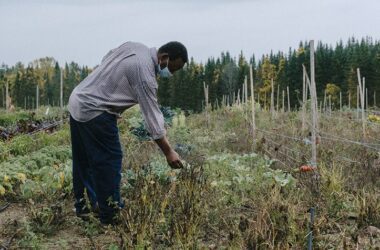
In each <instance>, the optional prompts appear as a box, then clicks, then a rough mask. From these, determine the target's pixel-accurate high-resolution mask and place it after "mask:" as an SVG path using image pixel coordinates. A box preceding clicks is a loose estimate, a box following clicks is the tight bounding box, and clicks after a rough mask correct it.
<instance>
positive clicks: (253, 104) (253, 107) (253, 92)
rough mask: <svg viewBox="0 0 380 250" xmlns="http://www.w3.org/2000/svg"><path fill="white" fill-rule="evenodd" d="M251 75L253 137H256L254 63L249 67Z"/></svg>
mask: <svg viewBox="0 0 380 250" xmlns="http://www.w3.org/2000/svg"><path fill="white" fill-rule="evenodd" d="M249 76H250V81H251V104H252V133H253V139H256V137H255V130H256V121H255V96H254V94H255V91H254V89H253V72H252V65H250V67H249Z"/></svg>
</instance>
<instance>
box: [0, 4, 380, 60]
mask: <svg viewBox="0 0 380 250" xmlns="http://www.w3.org/2000/svg"><path fill="white" fill-rule="evenodd" d="M379 13H380V1H379V0H314V1H310V0H303V1H301V0H251V1H249V0H230V1H228V0H192V1H190V0H188V1H185V0H157V1H154V0H124V1H122V0H108V1H106V0H103V1H102V0H94V1H90V0H76V1H75V0H66V1H63V0H38V1H37V0H24V1H21V0H8V1H5V0H0V30H1V31H0V63H2V62H3V63H6V64H8V65H13V64H15V63H16V62H17V61H21V62H23V63H28V62H30V61H32V60H34V59H37V58H40V57H45V56H52V57H54V58H55V59H57V60H58V61H59V62H60V63H63V62H65V61H67V62H70V61H75V62H78V63H79V64H81V65H88V66H91V67H92V66H95V65H96V64H98V63H99V61H100V60H101V58H102V56H103V55H104V54H106V53H107V52H108V51H109V50H110V49H112V48H114V47H116V46H118V45H120V44H121V43H123V42H125V41H138V42H142V43H144V44H146V45H148V46H149V47H159V46H160V45H162V44H163V43H165V42H168V41H171V40H177V41H180V42H182V43H184V44H185V46H186V47H187V48H188V52H189V56H191V57H194V59H195V60H196V61H197V62H201V61H203V62H204V61H205V60H206V59H207V58H208V57H210V56H214V57H217V56H219V55H220V53H221V52H222V51H226V50H228V51H230V52H231V54H232V55H233V56H237V55H238V54H239V52H240V51H241V50H243V53H244V54H245V55H246V57H247V58H248V57H249V56H250V55H251V54H252V53H255V55H256V57H260V56H261V55H262V54H265V53H269V52H270V51H271V50H273V51H275V52H277V51H278V50H282V51H284V52H287V51H288V49H289V47H297V46H298V43H299V41H300V40H308V39H315V40H322V41H323V42H326V43H330V44H335V43H336V42H337V41H339V39H343V41H344V42H346V40H347V39H348V38H349V37H351V36H353V35H354V36H355V37H356V38H361V37H363V36H372V37H373V38H374V39H380V14H379Z"/></svg>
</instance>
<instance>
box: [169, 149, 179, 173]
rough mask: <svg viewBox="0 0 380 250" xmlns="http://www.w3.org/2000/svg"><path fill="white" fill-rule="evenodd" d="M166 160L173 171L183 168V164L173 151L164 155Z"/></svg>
mask: <svg viewBox="0 0 380 250" xmlns="http://www.w3.org/2000/svg"><path fill="white" fill-rule="evenodd" d="M166 160H167V161H168V164H169V166H170V167H171V168H173V169H180V168H183V164H182V162H181V160H180V158H179V155H178V154H177V152H176V151H174V150H171V152H169V154H168V155H166Z"/></svg>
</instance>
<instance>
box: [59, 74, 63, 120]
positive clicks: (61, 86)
mask: <svg viewBox="0 0 380 250" xmlns="http://www.w3.org/2000/svg"><path fill="white" fill-rule="evenodd" d="M60 80H61V81H60V94H59V97H60V102H59V103H60V107H61V122H62V123H63V68H61V79H60Z"/></svg>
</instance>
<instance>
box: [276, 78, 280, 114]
mask: <svg viewBox="0 0 380 250" xmlns="http://www.w3.org/2000/svg"><path fill="white" fill-rule="evenodd" d="M279 102H280V85H279V84H277V108H276V111H277V112H278V111H279V109H278V103H279Z"/></svg>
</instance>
